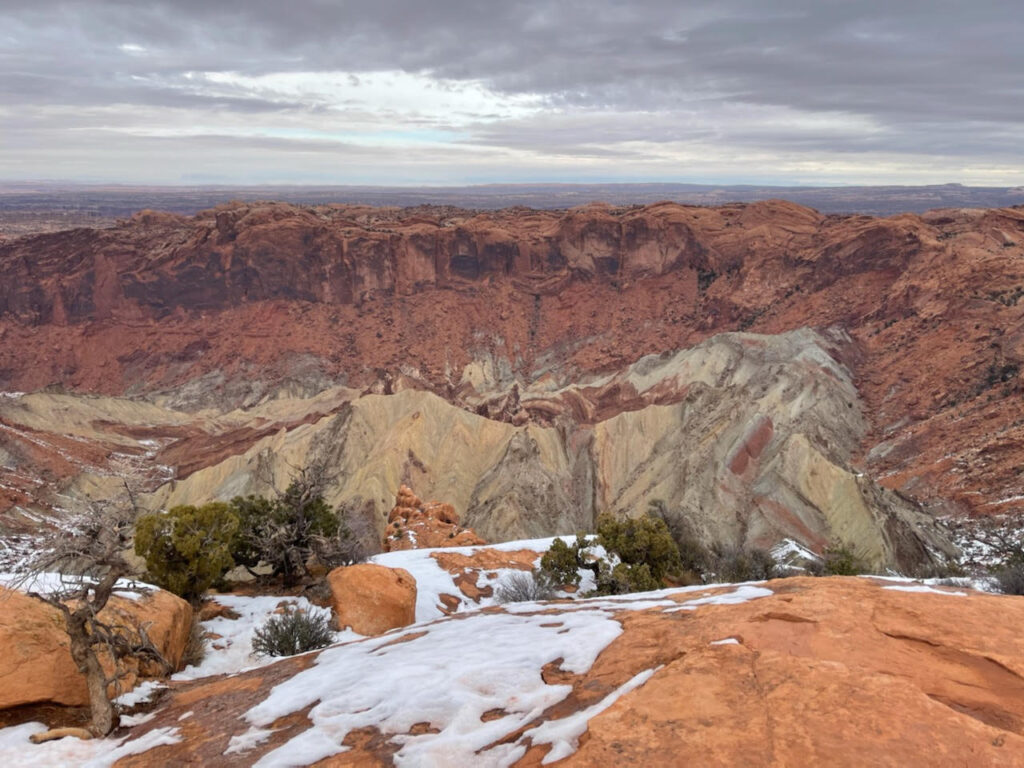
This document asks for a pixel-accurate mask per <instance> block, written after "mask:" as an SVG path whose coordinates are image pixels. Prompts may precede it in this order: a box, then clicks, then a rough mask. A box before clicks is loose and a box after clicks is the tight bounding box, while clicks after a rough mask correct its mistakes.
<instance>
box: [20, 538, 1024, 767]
mask: <svg viewBox="0 0 1024 768" xmlns="http://www.w3.org/2000/svg"><path fill="white" fill-rule="evenodd" d="M394 554H400V553H394ZM401 554H405V553H401ZM1021 620H1024V604H1022V603H1021V602H1020V601H1019V599H1017V598H1008V597H996V596H991V595H982V594H978V593H972V592H970V591H964V590H955V589H935V588H932V587H925V586H922V585H915V584H911V583H907V582H893V581H878V580H873V579H860V578H845V579H844V578H831V579H786V580H781V581H772V582H768V583H766V584H763V585H757V586H753V585H746V586H717V587H693V588H686V589H680V590H666V591H663V592H660V593H647V594H641V595H629V596H622V597H620V598H617V599H591V600H582V601H575V602H565V601H562V602H558V603H525V604H518V605H515V606H512V607H509V608H506V609H501V608H488V609H484V610H482V611H472V612H469V613H464V614H460V615H458V616H453V617H449V618H442V619H438V620H434V621H431V622H422V623H420V624H416V625H413V626H410V627H407V628H405V629H399V630H395V631H393V632H390V633H388V634H385V635H382V636H380V637H376V638H367V639H363V640H358V641H355V642H348V643H344V644H340V645H337V646H334V647H332V648H329V649H326V650H324V651H322V652H319V653H315V654H307V655H303V656H300V657H296V658H292V659H287V660H284V661H280V662H277V663H275V664H272V665H269V666H266V667H263V668H261V669H256V670H252V671H248V672H243V673H240V674H232V675H226V676H217V677H213V678H206V679H202V680H197V681H194V682H176V683H172V686H171V692H170V695H169V696H168V697H167V698H166V699H165V700H164V701H163V702H161V703H160V704H159V705H157V707H156V709H155V710H154V712H153V716H152V717H151V718H149V719H146V718H143V721H144V722H142V724H141V725H138V726H136V727H135V728H133V729H132V730H131V731H130V732H129V733H128V734H126V735H124V736H121V737H120V738H122V739H126V740H125V741H124V743H123V744H122V745H121V746H120V747H118V749H117V751H115V752H112V753H111V758H116V757H118V756H122V757H121V759H120V760H119V761H118V762H116V765H118V766H123V767H126V766H135V765H138V766H144V765H154V764H161V765H176V764H203V765H210V764H217V765H224V766H231V765H253V764H258V765H260V766H276V765H318V766H357V765H358V766H377V765H482V766H486V765H493V766H507V765H517V766H535V765H540V764H549V763H555V764H558V765H581V766H582V765H587V766H590V765H608V764H622V763H628V764H637V765H652V766H662V765H664V766H670V765H673V766H674V765H679V764H681V763H682V764H696V765H751V766H786V765H807V764H813V765H830V766H832V765H834V766H847V765H849V766H852V765H865V764H869V765H878V766H912V765H934V764H942V765H950V764H960V763H964V764H971V765H980V766H1011V765H1019V764H1020V763H1021V761H1022V760H1024V677H1022V674H1024V661H1022V660H1024V644H1022V641H1021V638H1020V636H1019V633H1018V632H1016V631H1015V628H1016V627H1017V626H1019V624H1020V622H1021ZM497 660H500V662H501V663H496V661H497ZM441 694H443V695H441ZM15 735H16V734H15ZM22 738H24V737H22ZM2 747H3V745H0V749H2ZM85 748H86V747H78V746H76V745H74V744H71V745H62V744H60V743H58V744H55V745H52V746H51V745H43V746H41V747H31V746H30V745H28V744H27V743H26V744H24V745H19V744H13V743H11V744H10V746H9V747H8V754H9V756H10V757H11V758H12V759H21V760H31V759H36V758H37V756H38V759H45V757H46V756H47V755H49V756H51V758H52V757H53V756H55V755H58V754H61V755H66V756H67V757H65V759H66V760H68V762H69V763H70V764H75V760H74V759H73V758H71V757H70V756H71V755H73V754H75V753H74V752H59V750H74V749H77V750H79V752H81V751H82V750H83V749H85ZM29 750H33V751H29ZM0 754H2V753H0ZM69 758H70V759H69Z"/></svg>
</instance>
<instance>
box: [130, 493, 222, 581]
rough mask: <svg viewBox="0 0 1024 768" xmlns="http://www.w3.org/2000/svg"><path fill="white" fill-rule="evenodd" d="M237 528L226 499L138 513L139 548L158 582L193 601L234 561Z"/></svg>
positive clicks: (147, 566)
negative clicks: (198, 505)
mask: <svg viewBox="0 0 1024 768" xmlns="http://www.w3.org/2000/svg"><path fill="white" fill-rule="evenodd" d="M237 529H238V517H237V516H236V515H235V514H234V513H233V512H232V511H231V508H230V507H229V506H228V505H227V504H224V503H221V502H211V503H209V504H204V505H203V506H201V507H193V506H178V507H174V508H172V509H171V510H169V511H168V512H166V513H155V514H148V515H143V516H142V517H140V518H139V521H138V524H137V526H136V530H135V553H136V554H137V555H139V556H140V557H142V558H144V559H145V561H146V568H147V570H148V572H149V577H150V578H151V579H152V580H153V581H154V582H155V583H156V584H158V585H159V586H161V587H164V588H165V589H168V590H170V591H171V592H174V593H175V594H177V595H181V596H182V597H184V598H186V599H189V600H194V599H195V598H197V597H199V596H200V595H202V593H203V592H204V591H206V590H207V589H208V588H209V587H210V586H211V585H212V584H213V583H215V582H216V581H218V580H219V579H220V578H221V577H222V576H223V575H224V574H225V573H227V571H228V570H230V569H231V568H232V567H233V566H234V564H235V563H234V559H233V558H232V557H231V542H232V539H233V538H234V536H235V532H236V531H237Z"/></svg>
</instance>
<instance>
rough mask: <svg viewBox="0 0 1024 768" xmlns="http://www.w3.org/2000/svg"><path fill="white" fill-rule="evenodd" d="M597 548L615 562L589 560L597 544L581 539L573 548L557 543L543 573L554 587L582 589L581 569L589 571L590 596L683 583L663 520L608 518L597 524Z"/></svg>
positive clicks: (547, 555)
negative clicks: (668, 581) (671, 580)
mask: <svg viewBox="0 0 1024 768" xmlns="http://www.w3.org/2000/svg"><path fill="white" fill-rule="evenodd" d="M597 544H599V545H601V546H602V547H604V549H605V551H606V552H607V553H608V555H609V556H610V558H611V562H609V561H607V560H597V559H594V558H592V557H588V556H587V549H588V547H590V546H591V544H590V542H589V541H588V540H587V539H586V537H585V536H583V534H578V535H577V536H576V541H575V542H574V543H573V544H572V545H571V546H570V545H568V544H566V543H565V542H564V541H562V540H561V539H555V541H554V542H553V543H552V545H551V547H550V549H548V551H547V552H546V553H545V554H544V556H543V557H542V558H541V563H540V564H541V571H542V572H543V573H544V574H545V577H546V578H548V579H550V580H551V582H552V583H554V584H558V585H579V583H580V569H589V570H591V571H593V572H594V581H595V583H596V588H595V589H594V590H593V591H592V592H590V593H589V594H592V595H619V594H626V593H629V592H647V591H650V590H653V589H661V588H662V587H663V586H665V579H666V578H669V577H677V576H679V575H680V574H681V573H682V570H683V569H682V562H681V560H680V558H679V549H678V548H677V547H676V544H675V542H674V541H673V540H672V536H671V534H670V533H669V530H668V526H667V525H666V524H665V521H664V520H662V519H660V518H655V517H650V516H647V515H644V516H643V517H639V518H618V517H616V516H615V515H612V514H610V513H605V514H602V515H600V516H599V517H598V519H597ZM612 562H614V563H615V565H614V566H613V565H612Z"/></svg>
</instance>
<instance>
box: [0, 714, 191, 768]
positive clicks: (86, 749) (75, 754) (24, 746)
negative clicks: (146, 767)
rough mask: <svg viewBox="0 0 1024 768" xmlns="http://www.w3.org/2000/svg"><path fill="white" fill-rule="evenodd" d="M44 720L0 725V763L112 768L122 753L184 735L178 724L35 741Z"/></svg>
mask: <svg viewBox="0 0 1024 768" xmlns="http://www.w3.org/2000/svg"><path fill="white" fill-rule="evenodd" d="M46 730H47V727H46V726H45V725H43V724H42V723H23V724H22V725H15V726H13V727H11V728H2V729H0V763H2V764H4V765H10V766H17V767H18V768H55V766H79V767H80V768H110V767H111V766H113V764H114V763H116V762H117V761H118V760H120V759H121V758H122V757H127V756H128V755H139V754H142V753H143V752H148V751H149V750H151V749H153V748H155V747H162V746H165V745H170V744H177V743H178V742H180V741H181V735H180V734H179V733H178V729H177V728H157V729H155V730H153V731H150V732H149V733H147V734H145V735H143V736H141V737H139V738H138V739H135V740H134V741H125V738H121V739H109V738H108V739H90V740H88V741H82V740H81V739H76V738H73V737H68V738H64V739H59V740H57V741H48V742H45V743H44V744H33V743H32V742H30V741H29V736H31V735H32V734H34V733H42V732H43V731H46Z"/></svg>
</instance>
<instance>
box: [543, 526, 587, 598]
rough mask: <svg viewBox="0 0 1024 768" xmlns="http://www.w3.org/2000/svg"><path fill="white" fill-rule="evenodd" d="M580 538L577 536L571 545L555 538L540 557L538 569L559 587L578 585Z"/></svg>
mask: <svg viewBox="0 0 1024 768" xmlns="http://www.w3.org/2000/svg"><path fill="white" fill-rule="evenodd" d="M581 540H582V537H581V536H577V537H576V541H575V542H574V543H573V545H572V546H571V547H570V546H569V545H568V544H566V543H565V542H564V541H563V540H562V539H555V540H554V541H553V542H552V543H551V546H550V547H549V548H548V551H547V552H545V553H544V556H543V557H541V559H540V569H541V572H542V573H544V574H545V578H547V579H549V580H550V581H551V582H552V583H553V584H557V585H558V586H560V587H564V586H574V587H576V586H579V583H580V571H579V568H580V559H581V555H580V550H581V547H580V541H581ZM584 546H585V545H584Z"/></svg>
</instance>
